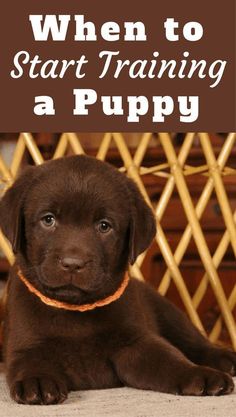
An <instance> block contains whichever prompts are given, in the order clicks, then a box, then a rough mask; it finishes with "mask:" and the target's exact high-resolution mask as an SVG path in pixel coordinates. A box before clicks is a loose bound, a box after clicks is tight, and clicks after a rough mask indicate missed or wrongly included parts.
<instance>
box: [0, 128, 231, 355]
mask: <svg viewBox="0 0 236 417" xmlns="http://www.w3.org/2000/svg"><path fill="white" fill-rule="evenodd" d="M194 136H195V135H194V133H187V134H186V135H185V139H184V141H183V144H182V147H181V149H180V152H179V153H178V155H177V154H176V151H175V148H174V146H173V142H172V139H171V136H170V135H169V134H167V133H159V134H158V139H159V141H160V142H161V145H162V147H163V150H164V152H165V155H166V162H165V163H163V164H160V165H156V166H152V167H145V166H143V165H142V162H143V158H144V156H145V153H146V150H147V147H148V145H149V143H150V140H151V138H152V134H151V133H144V134H142V137H141V139H140V141H139V144H138V146H137V148H136V149H135V153H134V155H133V156H131V153H130V150H129V148H128V146H127V143H126V141H125V139H124V136H123V134H121V133H106V134H105V135H104V136H103V138H102V139H101V142H100V146H99V149H98V152H97V155H96V156H97V158H99V159H101V160H105V159H106V155H107V152H108V150H109V148H110V145H111V142H112V143H113V144H115V146H116V147H117V149H118V151H119V153H120V156H121V158H122V161H123V167H121V168H120V169H121V171H123V172H126V173H127V175H128V176H129V177H131V178H133V180H134V181H135V182H136V183H137V185H138V187H139V189H140V191H141V192H142V194H143V196H144V198H145V200H146V202H147V203H148V204H149V205H150V206H151V207H152V209H153V211H154V213H155V216H156V219H157V234H156V241H157V244H158V245H159V247H160V250H161V253H162V255H163V258H164V260H165V262H166V266H167V269H166V272H165V273H164V276H163V278H162V280H161V283H160V285H159V288H158V291H159V292H160V293H161V294H163V295H165V294H166V292H167V290H168V288H169V285H170V283H171V280H173V282H174V283H175V285H176V287H177V289H178V292H179V294H180V297H181V299H182V301H183V303H184V306H185V308H186V311H187V313H188V315H189V317H190V319H191V320H192V321H193V323H194V324H195V325H196V326H197V327H198V328H199V329H200V331H202V332H203V333H204V334H206V332H205V329H204V328H203V325H202V323H201V320H200V317H199V315H198V307H199V305H200V303H201V301H202V300H203V298H204V295H205V294H206V290H207V288H208V286H210V288H211V290H212V291H213V293H214V295H215V297H216V300H217V303H218V306H219V309H220V316H219V317H218V319H217V321H216V323H215V325H214V327H213V329H212V331H211V332H210V334H209V335H207V336H208V337H209V338H210V340H212V341H217V339H218V338H219V335H220V332H221V328H222V320H224V322H225V325H226V327H227V330H228V332H229V335H230V338H231V340H232V345H233V347H234V349H235V350H236V325H235V324H236V323H235V320H234V317H233V309H234V308H235V304H236V280H235V285H234V288H233V290H232V292H231V294H230V295H229V297H228V298H227V297H226V295H225V292H224V289H223V286H222V283H221V280H220V276H219V274H218V268H219V266H220V263H221V261H222V259H223V257H224V255H225V253H226V251H227V249H228V246H229V244H231V246H232V249H233V252H234V255H236V228H235V221H236V212H235V213H232V210H231V208H230V204H229V201H228V197H227V193H226V191H225V187H224V184H223V177H224V176H225V175H232V174H236V171H235V170H234V169H233V168H230V167H229V166H227V161H228V158H229V156H230V154H231V151H232V148H233V146H234V145H235V140H236V134H235V133H230V134H228V136H227V138H226V139H225V141H224V144H223V146H222V149H221V152H220V154H219V155H218V158H217V160H216V157H215V155H214V152H213V148H212V144H211V141H210V138H209V136H208V134H206V133H199V134H198V137H199V140H200V143H201V147H202V152H203V154H204V156H205V160H206V164H205V165H203V166H198V167H195V166H194V167H193V166H189V165H187V163H186V160H187V157H188V155H189V152H190V150H191V147H192V145H193V140H194ZM68 147H70V148H71V150H72V151H73V153H75V154H82V153H85V151H84V149H83V147H82V142H81V140H80V139H79V137H78V135H76V134H75V133H63V134H62V135H61V136H60V139H59V140H58V144H57V147H56V150H55V153H54V156H53V158H59V157H61V156H63V155H65V153H66V151H67V149H68ZM25 152H29V153H30V154H31V157H32V158H33V161H34V163H35V164H36V165H39V164H42V163H43V162H44V160H43V157H42V155H41V153H40V151H39V149H38V147H37V145H36V143H35V140H34V139H33V136H32V135H31V134H30V133H21V134H20V136H19V138H18V141H17V144H16V147H15V151H14V155H13V158H12V161H11V164H10V166H7V165H6V163H5V162H4V159H3V157H2V156H1V155H0V181H1V182H2V183H3V184H5V189H7V187H8V186H10V185H11V184H12V183H13V182H14V179H15V177H16V175H17V172H18V170H19V168H20V165H21V162H22V158H23V156H24V154H25ZM146 174H152V175H153V176H156V177H158V176H160V177H164V178H166V184H165V187H164V189H163V191H162V194H161V198H160V199H159V201H158V203H157V205H156V206H155V207H153V205H152V203H151V201H150V199H149V196H148V194H147V191H146V189H145V186H144V184H143V180H142V177H143V176H144V175H146ZM195 174H196V175H205V176H207V181H206V184H205V186H204V188H203V190H202V193H201V195H200V198H199V200H198V201H197V204H196V205H195V206H194V204H193V201H192V199H191V196H190V192H189V189H188V186H187V183H186V177H187V176H188V175H195ZM175 187H176V188H177V190H178V193H179V197H180V199H181V202H182V205H183V209H184V211H185V214H186V218H187V220H188V224H187V226H186V228H185V230H184V233H183V235H182V237H181V239H180V241H179V243H178V246H177V248H176V249H175V252H174V253H173V251H172V250H171V248H170V245H169V243H168V240H167V238H166V235H165V232H164V230H163V228H162V224H161V221H162V217H163V215H164V213H165V210H166V207H167V205H168V203H169V200H170V199H171V196H172V193H173V190H174V188H175ZM213 191H214V192H215V193H216V196H217V199H218V203H219V206H220V209H221V213H222V216H223V219H224V223H225V232H224V234H223V236H222V238H221V240H220V242H219V244H218V247H217V249H216V251H215V253H214V254H213V256H212V255H211V254H210V251H209V248H208V245H207V243H206V240H205V237H204V234H203V231H202V228H201V225H200V219H201V217H202V215H203V213H204V210H205V208H206V206H207V203H208V202H209V199H210V197H211V195H212V193H213ZM192 237H193V239H194V241H195V244H196V247H197V250H198V252H199V256H200V258H201V261H202V264H203V266H204V269H205V273H204V275H203V277H202V279H201V282H200V284H199V285H198V288H197V290H196V291H195V293H194V295H193V296H192V297H191V296H190V294H189V291H188V288H187V285H186V283H185V281H184V279H183V276H182V274H181V271H180V265H181V261H182V259H183V257H184V254H185V252H186V249H187V247H188V245H189V242H190V240H191V238H192ZM0 247H1V249H2V250H3V252H4V254H5V255H6V257H7V258H8V260H9V262H10V263H12V262H13V261H14V257H13V254H12V251H11V248H10V246H9V243H8V241H7V240H6V238H5V237H4V236H3V235H2V233H0ZM145 256H146V254H145V253H143V254H141V255H140V256H139V258H138V260H137V261H136V263H135V265H134V266H133V267H132V268H131V269H132V271H131V272H132V274H133V275H134V276H136V277H137V278H138V279H144V277H143V275H142V272H141V266H142V263H143V261H144V259H145Z"/></svg>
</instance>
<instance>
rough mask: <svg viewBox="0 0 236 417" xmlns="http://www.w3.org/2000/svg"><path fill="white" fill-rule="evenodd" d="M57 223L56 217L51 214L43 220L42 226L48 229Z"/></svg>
mask: <svg viewBox="0 0 236 417" xmlns="http://www.w3.org/2000/svg"><path fill="white" fill-rule="evenodd" d="M55 223H56V219H55V217H54V215H53V214H51V213H48V214H46V215H45V216H43V217H42V219H41V224H42V225H43V226H44V227H47V228H50V227H53V226H55Z"/></svg>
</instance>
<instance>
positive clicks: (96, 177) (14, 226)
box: [0, 156, 236, 404]
mask: <svg viewBox="0 0 236 417" xmlns="http://www.w3.org/2000/svg"><path fill="white" fill-rule="evenodd" d="M0 224H1V227H2V230H3V232H4V233H5V235H6V236H7V237H8V239H9V240H10V242H11V243H12V246H13V249H14V251H15V253H16V263H15V266H14V267H13V268H12V270H11V273H10V278H9V295H8V303H7V313H6V320H5V332H4V333H5V337H4V357H5V363H6V368H7V381H8V384H9V387H10V392H11V396H12V398H13V399H15V400H16V401H17V402H19V403H25V404H54V403H58V402H62V401H64V400H65V398H66V396H67V393H68V391H70V390H78V389H89V388H111V387H119V386H123V385H127V386H131V387H136V388H141V389H151V390H156V391H161V392H168V393H173V394H176V393H179V394H187V395H219V394H228V393H230V392H231V391H232V390H233V381H232V378H231V376H230V375H229V374H231V375H235V371H236V354H235V353H233V352H230V351H227V350H225V349H222V348H219V347H215V346H213V345H212V344H210V343H209V342H208V341H207V340H206V339H205V338H204V337H202V336H201V335H200V333H199V332H198V331H197V330H196V329H195V328H194V326H193V325H192V324H191V323H190V322H189V320H188V319H187V318H186V317H185V315H184V314H182V313H181V312H180V311H179V310H178V309H176V308H175V307H174V306H173V305H172V304H171V303H169V302H168V301H167V300H166V299H165V298H163V297H161V296H159V295H158V294H156V292H155V291H154V290H152V289H151V288H150V287H149V286H148V285H146V284H144V283H141V282H138V281H137V280H134V279H131V280H130V282H129V283H128V285H127V287H126V288H125V282H124V281H123V280H124V274H125V271H126V269H127V265H128V262H130V263H133V262H134V261H135V259H136V257H137V256H138V255H139V254H140V253H141V252H142V251H144V250H145V249H146V248H147V247H148V246H149V244H150V243H151V240H152V239H153V237H154V236H155V221H154V218H153V215H152V212H151V210H150V209H149V208H148V207H147V205H146V204H145V202H144V200H143V198H142V197H141V195H140V193H139V191H138V190H137V188H136V186H135V185H134V183H133V182H132V181H131V180H129V179H127V178H126V177H125V175H122V174H121V173H119V172H118V171H117V170H116V169H115V168H113V167H111V166H110V165H108V164H106V163H102V162H100V161H97V160H95V159H93V158H89V157H86V156H75V157H69V158H64V159H60V160H56V161H52V162H48V163H46V164H44V165H42V166H40V167H31V168H28V169H27V170H26V171H25V172H24V173H23V174H22V175H21V176H20V177H19V178H18V180H17V181H16V182H15V184H14V185H13V186H12V187H11V188H10V189H9V190H8V191H7V192H6V194H5V196H4V197H3V199H2V201H1V203H0ZM19 268H20V270H21V276H22V277H24V278H26V279H27V283H28V285H32V286H33V288H34V289H35V290H37V291H39V292H40V294H41V295H42V296H46V297H47V299H46V298H45V299H43V300H41V299H40V298H39V297H38V296H37V295H35V294H33V293H32V292H31V291H29V289H28V287H27V286H26V285H25V283H24V282H22V280H21V279H20V276H19V275H20V274H19V273H18V270H19ZM126 284H127V283H126ZM31 289H32V288H31ZM117 290H118V291H120V292H119V293H117ZM122 291H123V293H122ZM118 295H119V296H120V298H118ZM110 296H114V298H117V299H116V300H113V299H112V298H109V297H110ZM48 299H54V303H55V302H62V303H67V305H69V306H71V305H75V306H84V305H87V304H89V305H90V304H93V303H96V302H99V301H101V302H102V303H103V301H104V300H105V301H107V300H108V302H109V304H107V305H104V306H98V307H96V308H94V309H92V310H88V311H73V310H72V311H71V310H70V309H63V308H57V307H56V306H55V305H54V306H50V305H47V304H45V302H46V301H47V300H48ZM213 368H214V369H213ZM226 372H227V373H226Z"/></svg>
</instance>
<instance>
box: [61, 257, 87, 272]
mask: <svg viewBox="0 0 236 417" xmlns="http://www.w3.org/2000/svg"><path fill="white" fill-rule="evenodd" d="M85 264H86V262H85V261H84V260H83V259H80V258H69V257H67V258H62V259H60V265H61V267H62V268H63V269H64V270H66V271H69V272H79V271H80V270H81V269H83V268H84V267H85Z"/></svg>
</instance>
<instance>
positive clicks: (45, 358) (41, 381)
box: [7, 346, 68, 405]
mask: <svg viewBox="0 0 236 417" xmlns="http://www.w3.org/2000/svg"><path fill="white" fill-rule="evenodd" d="M55 356H56V355H55V352H54V353H52V352H51V353H50V350H49V349H47V347H46V346H45V347H44V346H41V347H38V348H32V349H26V350H24V351H23V350H22V351H18V352H14V353H13V354H12V355H11V359H10V361H8V364H7V381H8V385H9V388H10V393H11V397H12V398H13V400H15V401H16V402H18V403H21V404H45V405H50V404H57V403H61V402H63V401H64V400H65V399H66V398H67V393H68V388H67V383H66V378H65V376H64V373H63V369H62V367H61V365H60V363H58V362H57V360H56V357H55Z"/></svg>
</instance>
